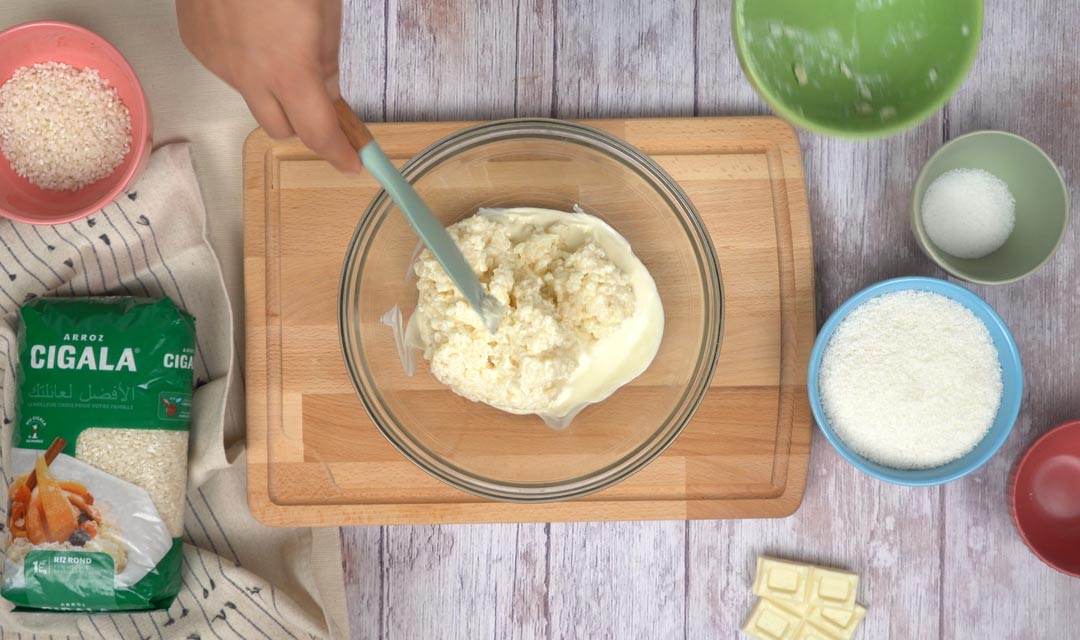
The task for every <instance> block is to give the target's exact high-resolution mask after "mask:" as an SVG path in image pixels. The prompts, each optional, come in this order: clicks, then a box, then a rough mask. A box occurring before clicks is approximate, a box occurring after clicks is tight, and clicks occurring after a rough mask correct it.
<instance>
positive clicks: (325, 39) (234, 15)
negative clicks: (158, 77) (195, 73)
mask: <svg viewBox="0 0 1080 640" xmlns="http://www.w3.org/2000/svg"><path fill="white" fill-rule="evenodd" d="M176 16H177V19H178V21H179V24H180V37H181V39H182V40H183V41H184V44H185V45H186V46H187V48H188V49H190V50H191V52H192V53H193V54H195V57H196V58H198V59H199V61H200V62H202V63H203V64H204V65H206V68H208V69H209V70H210V71H212V72H213V73H214V74H216V75H217V76H219V77H220V78H221V79H222V80H224V81H225V82H227V83H229V84H230V85H231V86H232V87H233V88H235V89H236V90H237V91H239V92H240V95H242V96H243V97H244V100H245V101H246V102H247V105H248V108H249V109H251V113H252V114H253V115H254V116H255V119H256V120H258V121H259V124H260V125H262V127H263V129H265V130H266V132H267V133H268V134H270V135H271V136H272V137H274V138H285V137H288V136H291V135H293V134H294V133H295V134H296V135H298V136H300V139H301V140H302V141H303V142H304V144H306V145H307V146H308V147H309V148H310V149H311V150H312V151H314V152H315V153H317V154H319V155H320V156H322V157H323V158H325V159H326V160H328V161H330V162H331V163H333V165H334V166H335V167H337V168H338V169H340V170H341V171H346V172H348V171H360V168H361V165H360V159H359V158H358V157H357V155H356V151H355V150H354V149H353V148H352V146H351V145H350V144H349V141H348V140H347V139H346V137H345V134H344V133H343V132H342V131H341V128H340V127H339V126H338V120H337V116H336V115H335V113H334V106H333V100H334V99H335V98H336V97H337V96H338V92H339V90H338V42H339V40H340V37H341V2H340V0H272V1H271V2H266V0H176Z"/></svg>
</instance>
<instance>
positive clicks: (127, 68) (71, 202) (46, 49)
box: [0, 20, 153, 224]
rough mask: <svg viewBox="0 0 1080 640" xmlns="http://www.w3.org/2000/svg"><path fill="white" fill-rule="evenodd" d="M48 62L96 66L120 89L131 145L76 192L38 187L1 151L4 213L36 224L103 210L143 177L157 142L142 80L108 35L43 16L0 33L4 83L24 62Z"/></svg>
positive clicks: (0, 209)
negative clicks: (114, 163) (110, 166)
mask: <svg viewBox="0 0 1080 640" xmlns="http://www.w3.org/2000/svg"><path fill="white" fill-rule="evenodd" d="M49 61H52V62H63V63H66V64H69V65H71V66H73V67H75V68H77V69H82V68H84V67H93V68H95V69H97V70H98V72H99V73H100V74H101V77H102V78H105V79H107V80H108V81H109V84H110V85H111V86H113V87H115V88H116V92H117V93H118V94H119V96H120V100H121V101H123V103H124V106H126V107H127V108H128V111H129V112H131V150H130V151H129V152H128V154H127V156H126V157H125V158H124V161H123V162H121V163H120V166H118V167H117V168H116V170H114V171H113V172H112V173H111V174H109V175H108V176H106V177H104V178H102V179H101V180H98V181H97V182H95V183H93V184H90V185H87V186H85V187H83V188H82V189H79V190H77V191H49V190H46V189H40V188H38V187H35V186H34V185H32V184H30V182H29V181H27V180H26V179H24V178H20V177H19V176H18V175H17V174H16V173H15V171H14V170H13V169H12V168H11V163H10V162H8V161H7V159H6V158H3V157H2V156H0V216H3V217H5V218H11V219H12V220H17V221H19V222H29V223H32V224H59V223H61V222H71V221H72V220H78V219H79V218H82V217H85V216H88V215H90V214H91V213H93V212H95V211H97V210H98V209H101V208H102V207H104V206H105V205H107V204H108V203H110V202H112V201H113V200H115V199H116V198H117V197H118V196H119V195H120V194H121V193H123V192H124V190H125V189H127V188H128V187H129V186H130V185H131V184H132V183H134V182H135V181H136V180H137V179H138V178H139V175H141V174H142V172H143V169H145V168H146V163H147V162H148V161H149V159H150V149H151V148H152V147H153V144H152V141H151V136H152V135H153V125H152V124H151V118H150V107H149V105H148V104H147V103H146V96H145V95H144V94H143V90H142V86H141V85H140V84H139V79H138V78H137V77H135V71H134V70H133V69H132V68H131V65H130V64H128V62H127V60H125V59H124V56H122V55H120V52H119V51H117V50H116V49H115V48H114V47H113V46H112V45H111V44H109V43H108V42H106V41H105V39H104V38H102V37H101V36H99V35H97V34H95V33H93V32H92V31H88V30H86V29H84V28H82V27H78V26H75V25H73V24H68V23H66V22H51V21H45V20H42V21H38V22H25V23H23V24H20V25H16V26H14V27H11V28H10V29H8V30H6V31H3V32H0V85H2V84H3V83H5V82H7V81H8V80H9V79H11V76H12V75H14V73H15V70H16V69H18V68H20V67H25V66H28V65H34V64H37V63H39V62H49Z"/></svg>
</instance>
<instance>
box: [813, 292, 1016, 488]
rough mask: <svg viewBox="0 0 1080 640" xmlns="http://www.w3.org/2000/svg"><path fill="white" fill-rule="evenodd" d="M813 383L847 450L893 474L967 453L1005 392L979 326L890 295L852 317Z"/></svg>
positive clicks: (932, 296) (953, 306)
mask: <svg viewBox="0 0 1080 640" xmlns="http://www.w3.org/2000/svg"><path fill="white" fill-rule="evenodd" d="M819 384H820V390H821V399H822V403H823V405H824V409H825V414H826V416H827V417H828V420H829V424H830V426H832V428H833V430H834V431H835V432H836V434H837V435H838V436H839V437H840V438H841V439H842V440H843V441H844V443H845V444H847V445H848V446H849V447H851V449H852V450H853V451H855V452H856V453H858V454H859V455H861V456H863V457H865V458H868V459H870V460H873V461H874V462H877V463H879V464H882V465H885V466H889V467H893V468H898V469H930V468H933V467H937V466H941V465H943V464H947V463H949V462H952V461H953V460H956V459H958V458H960V457H962V456H964V455H965V454H967V453H968V452H970V451H971V450H972V449H974V448H975V446H976V445H978V443H979V441H980V440H982V439H983V437H984V436H985V435H986V433H987V432H988V431H989V430H990V426H991V425H992V424H993V421H994V418H995V416H996V415H997V411H998V407H999V405H1000V404H1001V394H1002V386H1003V385H1002V374H1001V365H1000V362H999V360H998V352H997V348H996V347H995V346H994V343H993V341H992V339H991V337H990V332H989V331H988V330H987V328H986V326H985V325H984V324H983V323H982V321H980V320H979V319H978V318H977V317H976V316H975V314H973V313H972V312H971V311H970V310H968V309H967V308H966V307H964V306H963V305H961V304H960V303H958V302H956V301H954V300H950V299H948V298H946V297H945V296H942V295H939V294H936V293H930V292H925V291H899V292H895V293H888V294H885V295H882V296H879V297H877V298H873V299H871V300H869V301H867V302H866V303H864V304H862V305H860V306H859V307H858V308H857V309H855V310H854V311H852V312H851V314H850V315H848V317H847V318H845V319H844V321H843V322H842V323H840V326H839V327H837V329H836V332H835V333H834V334H833V336H832V338H831V339H830V340H829V343H828V345H827V346H826V348H825V353H824V355H823V357H822V361H821V373H820V377H819Z"/></svg>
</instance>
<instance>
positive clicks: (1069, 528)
mask: <svg viewBox="0 0 1080 640" xmlns="http://www.w3.org/2000/svg"><path fill="white" fill-rule="evenodd" d="M1012 514H1013V520H1014V521H1015V522H1016V528H1017V530H1018V531H1020V536H1021V537H1022V538H1023V539H1024V542H1025V543H1026V544H1027V546H1028V548H1029V549H1031V551H1032V553H1034V554H1035V555H1037V556H1038V557H1039V558H1040V559H1041V560H1042V561H1043V562H1045V563H1046V564H1048V565H1050V566H1051V567H1053V568H1055V569H1057V570H1058V571H1060V572H1062V573H1064V574H1066V575H1070V576H1073V577H1075V578H1080V421H1076V422H1067V423H1065V424H1063V425H1061V426H1060V427H1057V428H1055V429H1053V430H1052V431H1050V432H1049V433H1046V434H1045V435H1043V436H1042V437H1041V438H1039V439H1038V440H1036V441H1035V444H1033V445H1031V448H1030V449H1028V450H1027V453H1025V454H1024V457H1023V458H1021V459H1020V464H1019V465H1018V466H1017V468H1016V476H1015V477H1014V479H1013V483H1012Z"/></svg>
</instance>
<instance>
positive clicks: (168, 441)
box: [75, 427, 188, 538]
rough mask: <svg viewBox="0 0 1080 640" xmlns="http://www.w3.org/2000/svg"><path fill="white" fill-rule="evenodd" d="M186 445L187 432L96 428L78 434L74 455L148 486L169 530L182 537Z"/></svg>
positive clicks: (109, 472) (101, 468) (127, 480)
mask: <svg viewBox="0 0 1080 640" xmlns="http://www.w3.org/2000/svg"><path fill="white" fill-rule="evenodd" d="M187 448H188V432H187V431H167V430H162V429H149V430H144V429H103V428H96V427H95V428H92V429H87V430H85V431H83V432H82V433H81V434H80V435H79V440H78V442H77V443H76V445H75V457H76V458H78V459H79V460H82V461H83V462H86V463H87V464H90V465H93V466H95V467H97V468H98V469H100V470H102V471H104V472H105V473H108V474H110V475H113V476H116V477H117V478H120V479H121V480H124V481H126V482H130V483H131V484H134V485H138V486H140V487H142V488H143V489H145V490H146V492H147V493H148V494H150V499H151V500H152V501H153V503H154V506H155V507H156V508H157V510H158V514H159V515H160V516H161V519H162V521H163V522H164V523H165V526H166V527H167V528H168V529H169V533H170V534H171V535H172V536H173V537H174V538H179V537H180V536H182V535H183V533H184V497H185V493H186V489H187Z"/></svg>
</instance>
